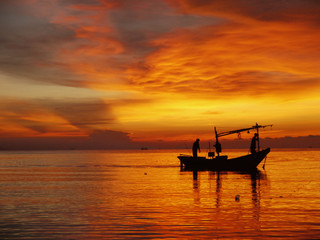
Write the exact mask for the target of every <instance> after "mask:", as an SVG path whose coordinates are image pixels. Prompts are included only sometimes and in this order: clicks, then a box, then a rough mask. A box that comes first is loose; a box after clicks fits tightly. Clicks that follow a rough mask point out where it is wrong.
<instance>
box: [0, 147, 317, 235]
mask: <svg viewBox="0 0 320 240" xmlns="http://www.w3.org/2000/svg"><path fill="white" fill-rule="evenodd" d="M181 153H182V154H190V151H189V150H186V149H182V150H181V149H180V150H124V151H123V150H117V151H78V150H70V151H16V152H10V151H1V152H0V239H32V240H34V239H63V240H64V239H77V240H78V239H80V240H81V239H271V238H272V239H320V149H312V148H310V149H271V152H270V153H269V155H268V157H267V158H266V159H265V161H264V162H262V163H260V165H259V166H258V169H257V171H253V172H250V173H246V172H228V171H223V172H213V171H201V172H192V171H183V170H182V169H180V163H179V160H178V158H177V156H178V155H179V154H181ZM247 153H248V150H244V149H242V150H241V149H240V150H237V149H233V150H226V152H225V153H224V154H227V155H228V156H229V158H230V157H236V156H241V155H245V154H247ZM205 154H206V153H205V152H201V153H200V156H201V155H202V156H204V155H205ZM263 166H264V169H263Z"/></svg>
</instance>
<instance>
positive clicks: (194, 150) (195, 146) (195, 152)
mask: <svg viewBox="0 0 320 240" xmlns="http://www.w3.org/2000/svg"><path fill="white" fill-rule="evenodd" d="M199 141H200V139H199V138H197V140H196V141H195V142H194V143H193V146H192V153H193V157H194V158H196V157H198V149H199V152H200V145H199Z"/></svg>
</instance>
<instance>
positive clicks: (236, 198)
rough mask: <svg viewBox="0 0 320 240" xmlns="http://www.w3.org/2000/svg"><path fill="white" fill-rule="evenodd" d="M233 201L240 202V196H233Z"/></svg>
mask: <svg viewBox="0 0 320 240" xmlns="http://www.w3.org/2000/svg"><path fill="white" fill-rule="evenodd" d="M234 200H236V201H237V202H239V201H240V195H239V194H237V195H236V196H235V198H234Z"/></svg>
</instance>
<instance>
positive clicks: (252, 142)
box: [250, 133, 258, 154]
mask: <svg viewBox="0 0 320 240" xmlns="http://www.w3.org/2000/svg"><path fill="white" fill-rule="evenodd" d="M257 141H258V134H257V133H255V134H254V136H253V138H252V140H251V145H250V152H251V153H252V154H254V153H256V142H257Z"/></svg>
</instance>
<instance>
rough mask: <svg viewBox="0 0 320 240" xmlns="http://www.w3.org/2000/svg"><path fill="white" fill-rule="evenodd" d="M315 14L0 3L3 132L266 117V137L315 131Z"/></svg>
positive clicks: (261, 7)
mask: <svg viewBox="0 0 320 240" xmlns="http://www.w3.org/2000/svg"><path fill="white" fill-rule="evenodd" d="M319 12H320V4H319V2H318V1H312V0H292V1H275V0H271V1H264V2H263V1H258V0H250V1H245V0H237V1H234V0H211V1H208V0H199V1H198V0H47V1H42V0H10V1H9V0H4V1H1V2H0V33H1V34H0V87H1V88H0V98H1V100H2V101H1V104H0V110H1V113H0V123H1V127H0V131H1V133H2V134H4V135H6V136H9V135H10V136H18V135H21V136H89V135H90V134H92V133H93V132H97V131H102V132H103V131H115V132H117V133H118V132H120V133H125V134H127V133H128V134H130V138H131V139H134V140H135V141H137V140H140V141H143V140H150V141H153V140H161V139H166V140H172V141H177V140H188V139H193V138H194V136H195V135H197V134H199V135H201V137H203V138H207V139H209V138H212V132H211V131H212V127H213V125H217V126H222V127H225V128H233V127H238V126H241V127H246V126H247V125H248V124H249V125H251V124H254V123H255V122H256V121H258V122H259V123H260V122H261V121H265V122H266V123H273V124H274V125H275V126H277V127H278V131H277V132H276V131H275V132H272V133H271V135H269V136H270V137H274V136H276V137H280V136H285V135H292V136H299V135H310V134H316V131H319V130H320V128H319V123H317V121H316V119H319V117H320V112H319V109H318V106H319V104H320V98H319V91H320V71H319V65H320V58H319V56H320V47H319V44H318V39H320V31H319V30H320V29H319V28H320V27H319V26H320V24H319V22H320V21H319V20H320V14H319ZM49 88H50V89H51V90H50V91H49ZM108 134H110V132H108ZM128 136H129V135H128Z"/></svg>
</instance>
